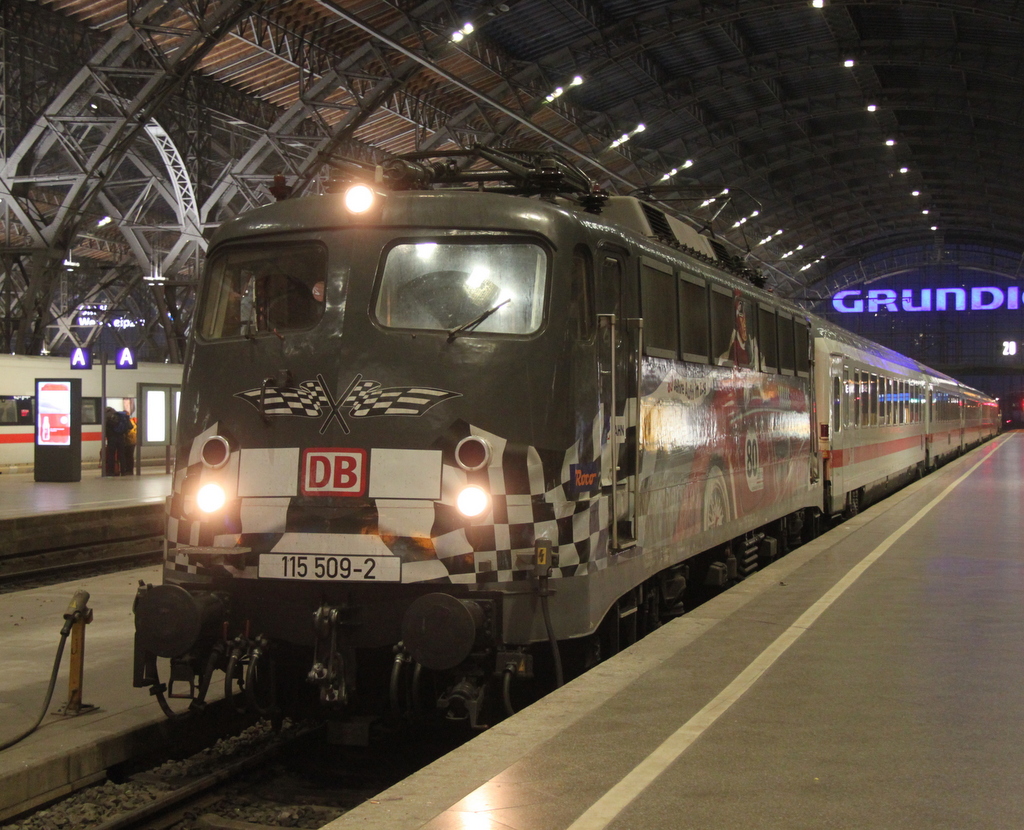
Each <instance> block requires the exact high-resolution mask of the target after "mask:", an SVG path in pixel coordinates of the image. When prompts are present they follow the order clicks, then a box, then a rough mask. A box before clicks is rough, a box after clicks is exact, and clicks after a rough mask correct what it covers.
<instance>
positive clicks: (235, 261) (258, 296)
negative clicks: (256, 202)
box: [199, 244, 327, 339]
mask: <svg viewBox="0 0 1024 830" xmlns="http://www.w3.org/2000/svg"><path fill="white" fill-rule="evenodd" d="M326 278H327V253H326V251H325V250H324V248H323V247H322V246H321V245H319V244H279V245H246V246H245V247H244V248H242V247H237V248H228V249H224V250H222V251H219V252H217V253H215V254H214V256H213V257H212V259H211V262H210V265H209V268H208V269H207V280H206V291H205V295H204V300H203V309H202V312H201V317H200V324H199V331H200V333H201V334H202V335H203V337H206V338H209V339H220V338H224V337H239V336H244V337H252V336H255V335H257V334H262V333H270V332H277V333H278V334H280V333H282V332H288V331H297V330H302V329H309V328H312V327H313V326H315V325H316V324H317V323H318V322H319V320H320V318H321V316H323V311H324V296H325V291H326V288H325V286H326Z"/></svg>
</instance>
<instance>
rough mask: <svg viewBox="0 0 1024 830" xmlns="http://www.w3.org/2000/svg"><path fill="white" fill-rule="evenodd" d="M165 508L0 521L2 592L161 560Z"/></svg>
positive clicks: (30, 517)
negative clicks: (85, 573) (92, 572)
mask: <svg viewBox="0 0 1024 830" xmlns="http://www.w3.org/2000/svg"><path fill="white" fill-rule="evenodd" d="M163 530H164V508H163V505H162V504H155V505H135V506H131V507H124V508H117V509H105V510H92V511H77V512H70V513H63V514H60V515H54V514H46V515H39V516H26V517H19V518H16V519H6V520H3V521H0V591H9V590H17V589H20V588H23V587H29V586H32V585H36V584H39V583H40V582H43V583H46V582H53V581H57V580H60V579H64V578H71V577H76V576H80V575H81V574H82V573H83V572H88V571H96V570H100V571H103V572H108V571H110V570H115V569H120V568H128V567H137V566H139V565H143V564H147V563H149V562H153V563H155V562H159V561H160V556H161V555H162V551H163Z"/></svg>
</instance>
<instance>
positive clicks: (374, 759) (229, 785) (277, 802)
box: [5, 721, 463, 830]
mask: <svg viewBox="0 0 1024 830" xmlns="http://www.w3.org/2000/svg"><path fill="white" fill-rule="evenodd" d="M179 726H180V725H179ZM325 732H326V730H325V729H323V728H321V727H320V726H312V725H304V724H297V725H296V724H291V723H290V722H287V721H286V722H285V725H284V728H283V729H281V730H280V731H279V732H278V731H274V730H273V729H271V727H270V725H269V723H268V722H267V721H260V722H259V723H257V724H255V725H253V726H251V727H249V728H248V729H246V730H244V731H243V732H241V733H240V734H239V735H237V736H234V737H231V738H226V739H222V740H219V741H217V742H216V743H214V744H213V745H212V746H210V747H208V748H206V749H203V750H202V751H200V752H198V753H195V754H194V755H191V756H189V757H187V758H183V759H180V760H168V761H165V762H163V763H161V764H159V765H157V766H155V767H152V768H149V769H144V770H138V769H127V768H126V767H124V766H122V768H121V769H112V770H110V771H109V779H108V781H106V782H105V783H103V784H99V785H95V786H93V787H89V788H87V789H84V790H80V791H79V792H77V793H75V794H73V795H71V796H69V797H68V798H66V799H63V800H61V801H59V802H55V803H53V804H50V805H48V806H46V807H45V808H43V809H40V810H37V811H35V812H33V813H31V814H29V815H26V816H23V817H21V818H19V819H17V820H15V821H13V822H12V823H10V824H8V825H5V828H7V829H8V830H53V828H61V829H62V830H77V828H89V830H267V828H269V827H303V828H319V827H322V826H323V825H324V824H327V823H328V822H330V821H331V820H333V819H334V818H336V817H337V816H339V815H341V814H342V813H344V812H346V811H347V810H350V809H352V808H353V807H355V806H357V805H359V804H361V803H363V802H364V801H367V800H369V799H372V798H373V797H374V796H375V795H376V794H377V793H379V792H381V791H383V790H385V789H387V788H388V787H389V786H391V785H393V784H394V783H396V782H397V781H399V780H401V779H402V778H404V777H406V776H408V775H410V774H411V773H412V772H414V771H416V770H417V769H419V768H420V767H422V766H425V765H426V764H428V763H430V762H431V761H433V760H436V759H437V758H438V757H440V756H441V755H443V754H444V753H445V752H447V751H450V750H451V749H453V748H454V747H455V746H457V745H458V743H460V742H461V741H462V740H463V739H462V738H454V737H453V736H452V735H451V734H450V733H449V734H447V735H441V734H438V733H433V732H421V733H410V732H406V733H403V734H401V735H393V734H388V735H387V736H383V735H381V736H379V737H380V738H384V737H386V739H379V740H377V741H375V742H372V743H371V745H370V746H368V747H338V746H333V745H331V744H329V743H328V742H327V741H326V740H325ZM396 748H397V749H398V751H396Z"/></svg>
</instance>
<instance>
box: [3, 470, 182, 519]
mask: <svg viewBox="0 0 1024 830" xmlns="http://www.w3.org/2000/svg"><path fill="white" fill-rule="evenodd" d="M170 493H171V476H170V475H169V474H167V473H165V472H163V469H162V468H160V469H159V471H155V470H154V471H148V470H143V473H142V475H138V476H118V477H113V478H104V477H101V476H100V474H99V471H98V470H83V471H82V480H81V481H36V480H35V479H34V477H33V475H32V473H14V474H12V473H4V474H3V475H0V520H2V519H15V518H20V517H22V516H34V515H38V514H41V513H68V512H71V511H79V510H102V509H106V508H110V507H118V506H122V505H126V504H153V503H157V502H162V501H164V499H166V498H167V496H169V495H170Z"/></svg>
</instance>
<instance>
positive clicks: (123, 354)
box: [114, 346, 139, 369]
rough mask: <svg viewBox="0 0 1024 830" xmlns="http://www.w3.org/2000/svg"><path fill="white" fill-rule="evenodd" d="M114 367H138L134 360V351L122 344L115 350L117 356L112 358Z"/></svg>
mask: <svg viewBox="0 0 1024 830" xmlns="http://www.w3.org/2000/svg"><path fill="white" fill-rule="evenodd" d="M114 368H115V369H138V368H139V367H138V364H137V363H136V362H135V353H134V352H133V351H132V350H131V349H129V348H128V347H127V346H122V347H121V348H120V349H118V350H117V356H116V357H115V358H114Z"/></svg>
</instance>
